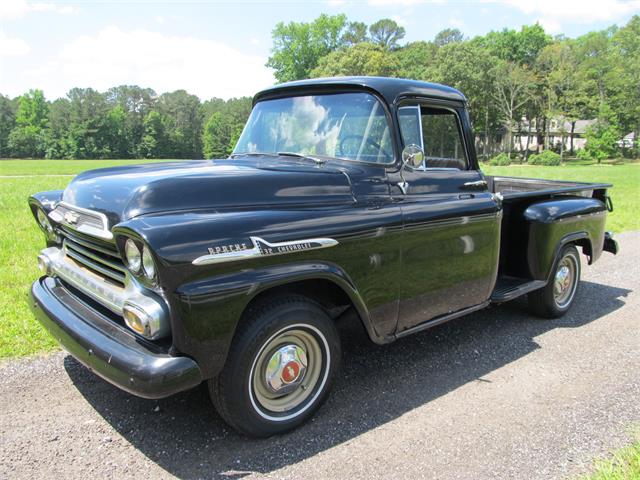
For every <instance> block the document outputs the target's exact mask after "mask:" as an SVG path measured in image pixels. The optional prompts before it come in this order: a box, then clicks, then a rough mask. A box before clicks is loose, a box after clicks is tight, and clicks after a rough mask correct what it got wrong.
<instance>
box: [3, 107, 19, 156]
mask: <svg viewBox="0 0 640 480" xmlns="http://www.w3.org/2000/svg"><path fill="white" fill-rule="evenodd" d="M16 110H17V105H16V102H15V101H13V100H11V99H10V98H9V97H5V96H4V95H0V158H1V157H8V156H10V153H11V151H10V150H9V146H8V144H7V142H8V139H9V133H11V130H13V128H14V127H15V125H16Z"/></svg>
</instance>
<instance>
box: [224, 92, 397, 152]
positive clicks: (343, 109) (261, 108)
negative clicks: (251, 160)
mask: <svg viewBox="0 0 640 480" xmlns="http://www.w3.org/2000/svg"><path fill="white" fill-rule="evenodd" d="M252 153H254V154H255V153H266V154H277V153H289V154H299V155H308V156H312V157H320V158H323V157H326V158H343V159H346V160H357V161H361V162H376V163H392V162H393V148H392V145H391V138H390V135H389V125H388V123H387V117H386V115H385V112H384V108H383V107H382V104H381V103H380V102H379V101H378V100H377V99H376V98H375V97H374V96H373V95H370V94H368V93H339V94H331V95H307V96H300V97H288V98H278V99H274V100H263V101H261V102H258V103H257V104H256V106H255V107H254V108H253V111H252V112H251V116H250V117H249V120H248V121H247V126H246V127H245V129H244V131H243V132H242V135H241V136H240V139H239V140H238V144H237V145H236V148H235V150H234V151H233V154H234V155H241V154H252Z"/></svg>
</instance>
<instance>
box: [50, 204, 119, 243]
mask: <svg viewBox="0 0 640 480" xmlns="http://www.w3.org/2000/svg"><path fill="white" fill-rule="evenodd" d="M58 206H62V207H65V208H66V209H68V210H72V211H76V212H80V213H83V214H85V215H88V216H90V217H94V218H98V219H100V221H101V222H102V229H99V228H96V227H93V226H91V225H76V224H75V223H73V222H70V221H68V219H67V218H66V216H65V215H63V214H61V213H60V212H58V211H56V209H57V207H58ZM49 218H51V219H52V220H53V221H54V222H56V223H60V224H62V225H65V226H67V227H69V228H71V229H72V230H76V231H78V232H81V233H85V234H87V235H92V236H94V237H99V238H102V239H104V240H112V239H113V233H111V232H110V231H109V220H108V219H107V216H106V215H105V214H104V213H100V212H96V211H95V210H89V209H87V208H82V207H77V206H75V205H71V204H70V203H67V202H62V201H60V202H58V203H57V204H56V208H54V209H53V210H51V211H50V212H49Z"/></svg>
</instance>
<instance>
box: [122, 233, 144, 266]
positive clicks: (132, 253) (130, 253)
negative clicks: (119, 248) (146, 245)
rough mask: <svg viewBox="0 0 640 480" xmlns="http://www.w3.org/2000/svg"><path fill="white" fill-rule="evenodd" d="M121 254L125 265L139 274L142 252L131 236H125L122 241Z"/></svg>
mask: <svg viewBox="0 0 640 480" xmlns="http://www.w3.org/2000/svg"><path fill="white" fill-rule="evenodd" d="M123 250H124V251H123V256H124V261H125V265H126V266H127V268H128V269H129V271H130V272H131V273H133V274H136V275H137V274H139V273H140V269H141V268H142V252H141V251H140V247H138V245H137V244H136V242H135V241H134V240H133V239H132V238H127V240H126V241H125V242H124V249H123Z"/></svg>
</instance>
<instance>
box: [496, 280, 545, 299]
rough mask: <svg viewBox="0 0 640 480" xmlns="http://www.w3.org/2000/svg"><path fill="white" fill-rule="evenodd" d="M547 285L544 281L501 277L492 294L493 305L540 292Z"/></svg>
mask: <svg viewBox="0 0 640 480" xmlns="http://www.w3.org/2000/svg"><path fill="white" fill-rule="evenodd" d="M546 284H547V282H545V281H544V280H531V279H528V278H518V277H508V276H504V277H500V278H498V281H497V282H496V287H495V289H494V290H493V293H492V294H491V303H502V302H508V301H509V300H513V299H514V298H518V297H521V296H522V295H525V294H527V293H529V292H533V291H534V290H538V289H539V288H542V287H544V286H545V285H546Z"/></svg>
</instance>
